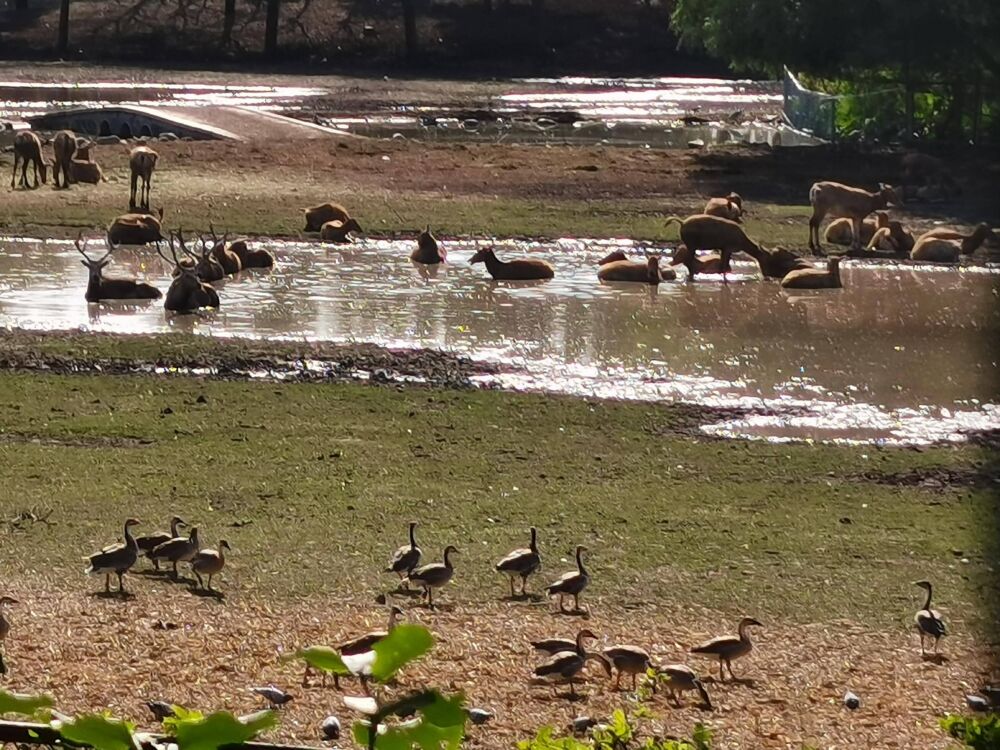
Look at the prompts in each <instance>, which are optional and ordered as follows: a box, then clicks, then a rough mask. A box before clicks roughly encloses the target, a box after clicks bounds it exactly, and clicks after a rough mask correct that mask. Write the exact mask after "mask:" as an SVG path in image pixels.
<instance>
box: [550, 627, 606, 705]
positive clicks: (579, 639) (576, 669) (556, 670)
mask: <svg viewBox="0 0 1000 750" xmlns="http://www.w3.org/2000/svg"><path fill="white" fill-rule="evenodd" d="M596 638H597V636H596V635H594V634H593V633H592V632H591V631H589V630H587V629H586V628H584V629H583V630H581V631H580V632H579V633H577V635H576V642H575V643H574V644H573V649H572V650H571V651H560V652H558V653H556V654H553V655H552V656H551V657H550V658H549V659H547V660H545V661H544V662H542V663H541V664H539V665H538V666H537V667H535V678H536V679H537V680H539V681H541V682H546V683H549V684H551V685H553V686H555V685H563V684H566V683H569V692H570V695H572V696H574V697H575V696H576V689H575V687H574V684H573V683H574V682H575V680H576V676H577V675H578V674H579V673H580V671H581V670H582V669H583V667H584V666H585V665H586V663H587V660H588V659H591V658H595V656H596V655H594V654H588V653H587V650H586V649H585V648H584V645H583V642H584V640H587V639H589V640H595V639H596Z"/></svg>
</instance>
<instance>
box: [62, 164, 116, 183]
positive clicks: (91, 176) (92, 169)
mask: <svg viewBox="0 0 1000 750" xmlns="http://www.w3.org/2000/svg"><path fill="white" fill-rule="evenodd" d="M69 177H70V181H71V182H83V183H86V184H88V185H96V184H97V183H99V182H107V181H108V180H107V178H106V177H105V176H104V172H103V170H101V166H100V165H99V164H98V163H97V162H96V161H85V160H83V159H72V160H71V161H70V163H69Z"/></svg>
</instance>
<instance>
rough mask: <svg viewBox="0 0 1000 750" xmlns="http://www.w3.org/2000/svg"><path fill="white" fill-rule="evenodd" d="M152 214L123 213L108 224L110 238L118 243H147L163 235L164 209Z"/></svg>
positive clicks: (158, 239) (160, 238) (157, 239)
mask: <svg viewBox="0 0 1000 750" xmlns="http://www.w3.org/2000/svg"><path fill="white" fill-rule="evenodd" d="M156 214H157V215H156V216H153V215H152V214H122V215H121V216H119V217H118V218H117V219H115V220H114V221H112V222H111V224H110V225H109V226H108V238H109V239H110V241H111V242H114V243H115V244H116V245H145V244H147V243H149V242H159V241H160V240H162V239H164V236H163V209H162V208H160V209H159V210H158V211H157V212H156Z"/></svg>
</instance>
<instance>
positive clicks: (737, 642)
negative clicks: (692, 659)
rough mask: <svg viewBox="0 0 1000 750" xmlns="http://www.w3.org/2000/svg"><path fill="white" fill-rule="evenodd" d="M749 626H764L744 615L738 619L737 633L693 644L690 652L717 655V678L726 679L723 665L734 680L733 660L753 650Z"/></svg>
mask: <svg viewBox="0 0 1000 750" xmlns="http://www.w3.org/2000/svg"><path fill="white" fill-rule="evenodd" d="M750 627H758V628H762V627H764V626H763V625H761V624H760V623H759V622H757V621H756V620H755V619H753V618H752V617H744V618H743V619H742V620H740V625H739V629H738V633H739V635H721V636H719V637H718V638H713V639H711V640H710V641H705V642H704V643H702V644H701V645H700V646H695V647H694V648H693V649H691V653H692V654H708V655H710V656H717V657H718V658H719V680H720V681H725V679H726V677H725V675H724V674H723V672H722V667H723V665H725V667H726V669H728V670H729V676H730V677H731V678H732V679H734V680H735V679H736V675H735V674H733V661H734V660H735V659H742V658H743V657H744V656H746V655H747V654H749V653H750V652H751V651H752V650H753V644H752V643H751V642H750V633H749V631H748V628H750Z"/></svg>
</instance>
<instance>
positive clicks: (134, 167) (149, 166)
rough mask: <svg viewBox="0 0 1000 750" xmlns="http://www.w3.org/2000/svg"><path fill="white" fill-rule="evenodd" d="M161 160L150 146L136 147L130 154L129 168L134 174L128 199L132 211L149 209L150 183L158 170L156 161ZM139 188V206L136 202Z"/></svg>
mask: <svg viewBox="0 0 1000 750" xmlns="http://www.w3.org/2000/svg"><path fill="white" fill-rule="evenodd" d="M159 158H160V155H159V154H158V153H156V152H155V151H153V149H151V148H150V147H149V146H136V147H135V148H134V149H132V151H131V152H130V153H129V156H128V166H129V169H130V170H131V172H132V175H131V178H130V187H129V199H128V207H129V209H130V210H134V209H135V208H144V209H147V210H148V209H149V186H150V181H151V180H152V179H153V170H154V169H156V161H157V159H159ZM140 180H141V181H142V184H141V185H140V184H139V182H140ZM137 188H138V193H139V204H138V205H137V204H136V202H135V196H136V192H137V190H136V189H137Z"/></svg>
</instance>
